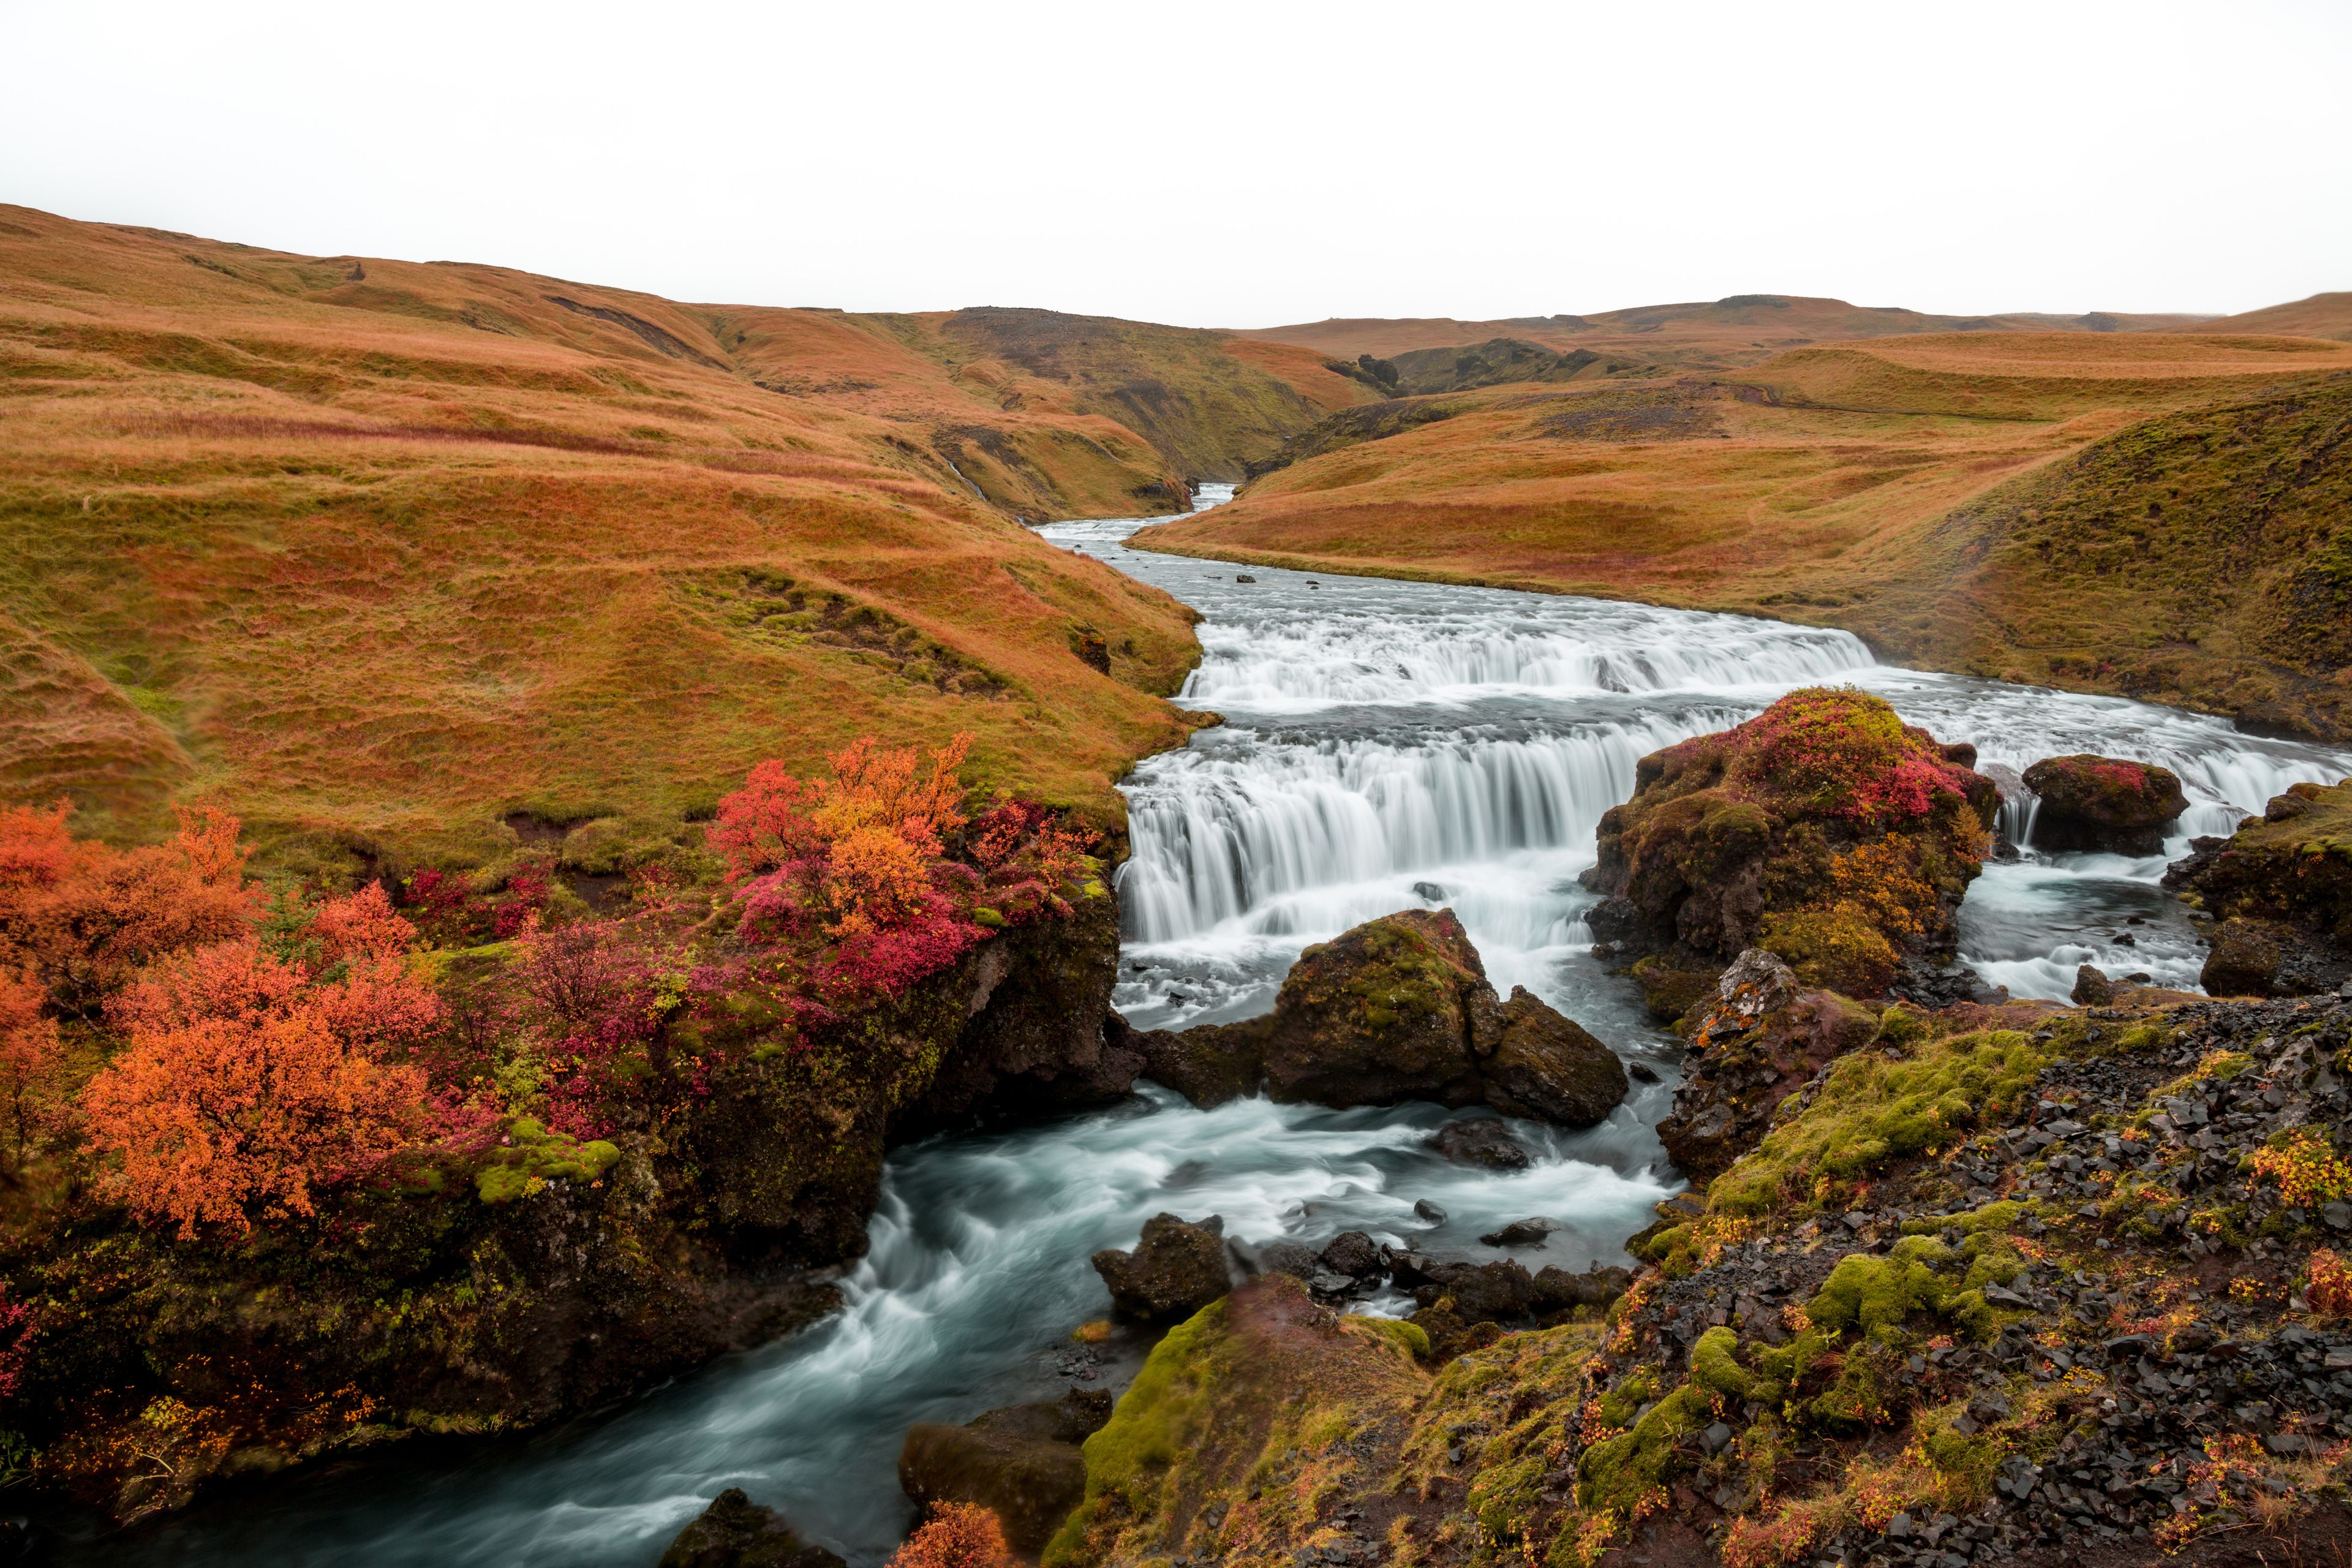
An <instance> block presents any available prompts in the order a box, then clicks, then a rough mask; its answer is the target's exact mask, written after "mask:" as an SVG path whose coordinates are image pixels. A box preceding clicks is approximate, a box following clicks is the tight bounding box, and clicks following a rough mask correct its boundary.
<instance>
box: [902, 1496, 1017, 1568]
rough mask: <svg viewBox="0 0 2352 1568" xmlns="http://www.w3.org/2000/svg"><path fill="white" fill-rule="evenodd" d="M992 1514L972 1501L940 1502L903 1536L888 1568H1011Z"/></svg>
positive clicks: (1009, 1551)
mask: <svg viewBox="0 0 2352 1568" xmlns="http://www.w3.org/2000/svg"><path fill="white" fill-rule="evenodd" d="M1013 1562H1014V1559H1013V1549H1012V1548H1011V1547H1009V1546H1007V1545H1006V1544H1005V1543H1004V1527H1003V1525H1001V1524H999V1523H998V1522H997V1520H996V1515H994V1514H993V1513H991V1512H990V1511H989V1510H986V1509H984V1508H982V1507H980V1506H978V1505H977V1504H974V1503H968V1502H943V1503H940V1504H939V1505H938V1506H937V1507H936V1508H934V1509H933V1510H931V1517H930V1518H929V1520H928V1521H925V1522H924V1524H923V1526H922V1528H921V1529H919V1530H918V1531H915V1533H914V1534H912V1535H910V1536H908V1538H907V1543H906V1544H905V1545H904V1546H901V1547H899V1548H898V1552H897V1553H896V1554H895V1555H894V1556H892V1558H891V1559H890V1568H1013Z"/></svg>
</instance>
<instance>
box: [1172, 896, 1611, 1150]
mask: <svg viewBox="0 0 2352 1568" xmlns="http://www.w3.org/2000/svg"><path fill="white" fill-rule="evenodd" d="M1132 1040H1133V1042H1134V1046H1135V1048H1138V1049H1139V1050H1140V1051H1141V1052H1142V1055H1143V1058H1144V1062H1145V1068H1144V1070H1145V1072H1146V1073H1148V1074H1149V1075H1150V1076H1151V1077H1152V1078H1154V1079H1158V1080H1159V1081H1160V1082H1162V1083H1165V1084H1167V1085H1168V1086H1169V1087H1171V1088H1172V1089H1176V1090H1178V1091H1179V1092H1180V1093H1182V1094H1184V1095H1185V1096H1186V1097H1187V1098H1189V1099H1192V1100H1193V1101H1194V1102H1195V1103H1198V1104H1203V1105H1213V1104H1217V1103H1219V1102H1221V1101H1222V1100H1229V1099H1232V1098H1234V1096H1236V1095H1239V1094H1244V1093H1247V1092H1248V1091H1249V1090H1250V1089H1254V1088H1255V1087H1257V1085H1259V1084H1260V1083H1263V1084H1264V1085H1265V1091H1266V1093H1267V1094H1268V1095H1269V1096H1270V1097H1271V1098H1273V1099H1275V1100H1286V1101H1298V1100H1304V1101H1309V1102H1312V1103H1314V1104H1318V1105H1331V1106H1340V1107H1346V1106H1356V1105H1393V1104H1395V1103H1397V1102H1398V1101H1400V1100H1435V1101H1437V1102H1438V1103H1439V1104H1441V1105H1453V1106H1463V1105H1475V1104H1479V1103H1482V1102H1483V1103H1485V1104H1488V1105H1492V1106H1494V1107H1495V1108H1496V1110H1501V1111H1503V1112H1505V1113H1506V1114H1507V1115H1512V1116H1525V1117H1531V1118H1535V1119H1537V1120H1540V1121H1552V1122H1556V1123H1558V1124H1559V1125H1561V1126H1564V1127H1590V1126H1591V1125H1593V1124H1594V1123H1596V1122H1598V1121H1601V1120H1602V1119H1603V1118H1604V1117H1606V1116H1607V1115H1608V1114H1609V1112H1610V1111H1611V1110H1613V1109H1614V1108H1615V1107H1616V1105H1617V1103H1618V1102H1619V1101H1620V1100H1623V1099H1624V1098H1625V1092H1626V1089H1627V1087H1628V1085H1627V1082H1626V1079H1625V1069H1624V1068H1623V1067H1622V1065H1621V1064H1620V1063H1619V1061H1618V1059H1617V1055H1616V1053H1615V1052H1613V1051H1612V1050H1611V1049H1610V1048H1609V1047H1607V1046H1605V1045H1602V1044H1601V1042H1600V1041H1599V1040H1597V1039H1595V1038H1593V1037H1592V1036H1591V1035H1590V1034H1588V1033H1586V1032H1585V1031H1584V1030H1583V1029H1581V1028H1580V1027H1579V1026H1577V1025H1576V1024H1575V1023H1573V1022H1572V1021H1570V1019H1568V1018H1565V1017H1562V1016H1560V1015H1559V1013H1557V1012H1555V1011H1554V1010H1553V1009H1552V1008H1551V1007H1549V1006H1548V1005H1545V1004H1544V1003H1543V1002H1542V1001H1541V1000H1540V999H1538V998H1537V997H1536V996H1534V995H1531V994H1528V991H1527V990H1526V989H1525V988H1523V987H1515V988H1514V989H1513V990H1512V993H1511V998H1510V1000H1509V1001H1508V1002H1504V1001H1502V1000H1500V999H1499V998H1497V997H1496V994H1495V988H1494V986H1493V985H1492V984H1488V982H1487V979H1486V965H1485V964H1483V963H1480V962H1479V958H1478V950H1477V949H1476V948H1475V947H1474V946H1472V945H1471V942H1470V938H1469V936H1468V934H1467V933H1465V931H1463V929H1462V922H1461V921H1458V920H1456V919H1455V918H1454V911H1453V910H1401V911H1400V912H1398V913H1396V914H1392V915H1384V916H1382V917H1381V919H1379V920H1376V921H1366V922H1365V923H1364V924H1362V925H1360V926H1358V927H1356V928H1355V929H1354V930H1353V931H1348V932H1346V933H1345V934H1343V935H1341V936H1340V937H1339V938H1338V939H1336V940H1335V941H1332V942H1321V943H1318V944H1317V945H1316V946H1313V947H1310V948H1308V949H1307V951H1306V952H1303V953H1301V954H1300V955H1299V959H1298V962H1297V963H1296V964H1294V965H1293V966H1292V967H1291V971H1290V973H1289V975H1288V977H1287V978H1286V979H1285V980H1284V981H1283V983H1282V992H1281V994H1280V995H1279V996H1278V997H1276V1001H1275V1005H1274V1011H1273V1012H1272V1013H1270V1014H1267V1015H1266V1016H1263V1017H1259V1018H1253V1019H1250V1020H1248V1021H1247V1022H1245V1023H1241V1024H1226V1025H1211V1026H1202V1027H1199V1028H1193V1029H1187V1030H1184V1031H1183V1032H1182V1033H1181V1034H1171V1033H1168V1032H1166V1031H1159V1030H1155V1031H1151V1032H1149V1033H1143V1034H1138V1035H1135V1036H1133V1037H1132Z"/></svg>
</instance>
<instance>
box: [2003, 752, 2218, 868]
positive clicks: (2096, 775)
mask: <svg viewBox="0 0 2352 1568" xmlns="http://www.w3.org/2000/svg"><path fill="white" fill-rule="evenodd" d="M2024 782H2025V787H2026V788H2028V789H2030V790H2032V792H2033V793H2034V795H2037V796H2039V797H2040V804H2039V805H2037V806H2036V808H2035V810H2034V814H2033V827H2032V842H2033V845H2034V847H2037V848H2042V849H2103V850H2107V851H2110V852H2112V853H2115V854H2118V855H2153V854H2156V853H2158V851H2159V850H2161V849H2162V848H2163V847H2164V827H2165V825H2166V824H2167V823H2169V822H2171V821H2172V820H2173V819H2174V818H2176V817H2178V816H2179V815H2180V814H2181V813H2182V812H2183V811H2186V810H2187V809H2189V797H2188V796H2187V795H2183V794H2182V793H2181V791H2180V780H2179V778H2178V777H2177V776H2175V775H2174V774H2173V773H2172V772H2171V771H2170V770H2169V769H2166V768H2159V767H2155V766H2152V765H2151V764H2148V763H2134V762H2126V761H2123V760H2121V759H2119V758H2116V757H2097V756H2091V755H2088V754H2087V753H2086V754H2082V755H2076V756H2070V757H2044V758H2042V760H2041V761H2040V762H2038V763H2034V764H2033V765H2032V767H2030V768H2027V769H2026V770H2025V781H2024Z"/></svg>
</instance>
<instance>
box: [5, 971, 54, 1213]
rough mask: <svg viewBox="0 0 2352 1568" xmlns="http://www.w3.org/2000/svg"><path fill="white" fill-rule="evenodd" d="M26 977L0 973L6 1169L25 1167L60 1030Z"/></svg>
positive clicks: (39, 993)
mask: <svg viewBox="0 0 2352 1568" xmlns="http://www.w3.org/2000/svg"><path fill="white" fill-rule="evenodd" d="M41 1003H42V996H41V988H40V987H39V986H37V985H36V984H33V982H32V980H31V979H30V977H28V976H24V975H11V974H8V973H5V972H0V1111H5V1115H6V1116H7V1119H8V1132H9V1151H8V1162H7V1165H6V1167H5V1168H6V1169H7V1170H9V1171H12V1172H13V1171H15V1170H16V1169H17V1168H18V1167H19V1166H21V1165H22V1164H23V1163H25V1144H26V1141H27V1139H28V1138H29V1137H30V1136H31V1131H32V1127H31V1122H32V1106H33V1097H34V1095H35V1094H36V1093H37V1090H38V1089H39V1087H40V1085H41V1082H42V1080H43V1079H47V1077H48V1075H49V1073H50V1071H51V1069H53V1068H55V1067H56V1066H57V1062H58V1026H57V1024H56V1023H55V1021H53V1020H52V1019H51V1018H50V1017H49V1016H47V1014H46V1013H44V1012H43V1011H42V1008H41Z"/></svg>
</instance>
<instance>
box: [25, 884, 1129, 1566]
mask: <svg viewBox="0 0 2352 1568" xmlns="http://www.w3.org/2000/svg"><path fill="white" fill-rule="evenodd" d="M1117 952H1118V922H1117V918H1116V913H1115V910H1114V908H1113V901H1112V900H1110V899H1109V898H1108V896H1097V897H1092V898H1087V899H1083V900H1076V901H1075V902H1074V904H1073V906H1072V913H1071V914H1070V915H1069V916H1068V917H1067V918H1065V919H1057V920H1050V921H1041V922H1038V923H1036V924H1034V925H1029V926H1024V927H1021V928H1018V929H1015V930H1013V931H1007V932H1005V933H1004V934H1003V935H1002V936H1000V937H998V938H996V939H995V940H993V941H992V942H987V943H985V944H983V945H982V946H981V947H980V948H978V949H976V950H975V951H973V952H971V953H970V954H967V955H966V956H965V958H964V959H963V960H962V961H961V963H959V964H957V965H956V966H955V967H954V968H953V969H951V970H950V971H948V972H946V973H942V974H940V975H939V976H936V977H934V978H933V979H931V980H929V981H927V982H924V983H921V984H918V985H915V986H913V987H911V988H910V989H909V990H908V993H907V994H905V995H904V996H902V997H900V998H899V999H898V1000H897V1001H895V1002H890V1003H885V1004H883V1005H877V1006H876V1007H874V1008H872V1009H870V1010H867V1011H866V1012H863V1013H861V1014H858V1015H856V1016H851V1017H848V1018H845V1020H843V1021H842V1022H841V1023H839V1024H837V1025H835V1026H829V1027H827V1028H825V1029H823V1030H819V1031H816V1032H814V1033H803V1034H801V1035H799V1036H798V1037H795V1038H794V1039H793V1043H792V1045H791V1046H790V1047H781V1048H777V1049H774V1050H772V1051H768V1052H766V1053H765V1054H762V1053H761V1051H758V1050H755V1051H753V1052H751V1054H750V1056H749V1057H748V1058H747V1059H744V1060H742V1061H740V1062H739V1063H737V1064H736V1065H735V1066H733V1067H732V1068H729V1069H728V1070H726V1071H725V1072H724V1073H722V1074H721V1075H720V1076H719V1078H718V1079H717V1080H716V1081H715V1082H714V1083H713V1084H712V1085H711V1088H710V1092H709V1095H708V1096H707V1097H706V1098H704V1099H702V1100H699V1101H698V1102H697V1103H696V1104H695V1106H694V1107H693V1109H692V1110H691V1111H690V1113H689V1114H688V1115H687V1116H685V1117H684V1118H683V1119H682V1120H681V1121H677V1122H675V1123H673V1124H671V1125H670V1126H669V1127H668V1129H667V1132H666V1133H665V1134H655V1133H652V1132H628V1133H621V1134H616V1135H615V1137H614V1146H615V1147H616V1148H617V1150H618V1158H617V1159H615V1160H613V1161H612V1162H610V1163H609V1164H606V1165H605V1166H604V1168H603V1169H602V1170H601V1172H600V1173H595V1174H593V1175H588V1174H585V1172H587V1171H589V1170H592V1169H593V1163H591V1164H590V1165H574V1166H572V1167H571V1173H568V1174H567V1173H565V1171H564V1169H562V1168H561V1167H559V1166H545V1167H542V1168H543V1170H544V1173H543V1174H541V1175H539V1176H536V1177H529V1178H525V1179H521V1180H519V1181H516V1182H511V1183H507V1184H484V1185H482V1186H480V1187H476V1186H473V1185H454V1184H453V1185H448V1186H446V1187H445V1186H443V1185H442V1184H440V1179H439V1178H435V1179H434V1180H433V1182H432V1183H431V1184H417V1185H414V1186H409V1187H404V1186H402V1185H400V1184H397V1183H390V1182H387V1183H382V1184H369V1185H362V1186H358V1187H355V1188H352V1189H351V1190H349V1191H347V1192H346V1194H344V1195H343V1196H342V1197H341V1199H340V1200H339V1201H338V1202H336V1203H335V1204H334V1205H332V1206H331V1207H327V1208H322V1211H321V1214H320V1218H319V1222H318V1224H317V1225H316V1226H312V1227H310V1228H309V1229H307V1230H306V1231H304V1232H299V1233H297V1232H289V1233H286V1234H283V1235H276V1234H272V1233H271V1232H269V1231H268V1230H257V1231H256V1232H255V1233H254V1234H253V1236H252V1237H250V1238H249V1239H248V1240H247V1241H245V1242H243V1243H238V1244H233V1245H222V1244H219V1243H206V1244H202V1245H199V1244H194V1243H185V1244H184V1243H180V1242H176V1241H174V1240H173V1239H172V1237H170V1235H169V1233H167V1232H160V1231H154V1230H148V1229H142V1228H139V1227H136V1226H130V1225H128V1224H125V1223H122V1222H121V1220H120V1219H119V1218H112V1219H110V1218H108V1217H107V1216H105V1215H100V1214H98V1213H96V1212H94V1211H88V1210H78V1211H68V1217H67V1218H64V1219H61V1220H59V1221H58V1223H57V1225H56V1226H54V1227H53V1228H51V1229H48V1230H46V1231H42V1232H39V1233H36V1234H19V1235H17V1236H16V1237H13V1238H11V1241H10V1243H9V1245H8V1247H7V1257H6V1265H7V1269H8V1272H9V1274H10V1275H11V1276H12V1277H13V1278H14V1279H16V1281H17V1284H18V1290H19V1294H20V1296H26V1297H37V1298H39V1299H42V1300H44V1302H45V1303H46V1304H53V1305H54V1306H55V1309H56V1310H45V1313H44V1318H43V1328H42V1336H41V1342H40V1346H39V1352H38V1354H37V1356H36V1357H34V1358H33V1360H32V1363H31V1364H30V1367H29V1369H28V1375H27V1378H26V1384H25V1386H24V1387H23V1388H21V1389H20V1390H19V1392H18V1394H17V1397H16V1399H15V1400H14V1401H12V1403H11V1405H10V1409H9V1416H8V1420H9V1425H10V1426H12V1427H14V1428H16V1431H17V1433H18V1438H17V1440H18V1441H20V1442H22V1443H24V1444H25V1445H26V1447H33V1448H37V1449H39V1450H41V1451H42V1453H43V1458H42V1460H41V1469H40V1474H41V1478H42V1479H45V1480H47V1482H49V1483H50V1484H52V1485H55V1486H59V1487H62V1488H64V1489H68V1490H69V1491H70V1492H72V1493H73V1494H75V1495H77V1496H79V1498H81V1499H82V1500H85V1501H87V1502H89V1503H90V1504H93V1505H95V1506H97V1507H99V1508H100V1509H102V1510H105V1511H107V1512H108V1513H110V1514H111V1515H112V1516H114V1517H115V1518H117V1519H122V1520H128V1519H132V1518H136V1517H138V1516H140V1515H142V1514H144V1513H148V1512H151V1511H153V1510H159V1509H165V1508H171V1507H174V1506H177V1505H179V1504H181V1503H184V1502H185V1501H186V1500H188V1499H189V1498H190V1497H191V1496H192V1495H193V1494H194V1492H195V1491H196V1490H197V1489H199V1488H200V1487H202V1486H204V1485H205V1484H206V1483H208V1482H212V1481H214V1480H216V1479H223V1478H226V1477H233V1476H238V1475H251V1474H260V1473H268V1472H270V1471H275V1470H278V1469H282V1468H287V1467H288V1466H290V1465H294V1464H298V1463H301V1462H304V1461H306V1460H310V1459H314V1458H320V1457H321V1456H324V1455H328V1454H341V1453H347V1452H350V1451H352V1450H355V1449H359V1448H362V1447H370V1446H373V1445H375V1444H380V1443H383V1442H387V1441H390V1440H393V1439H395V1438H403V1437H411V1436H418V1435H421V1434H432V1433H482V1432H491V1431H500V1430H515V1429H520V1428H523V1427H528V1426H534V1425H537V1424H540V1423H543V1422H546V1421H549V1420H553V1419H557V1418H561V1417H563V1416H567V1415H573V1414H577V1413H579V1412H582V1411H584V1410H589V1409H593V1408H594V1407H596V1406H598V1405H604V1404H607V1403H609V1402H611V1401H613V1400H615V1399H619V1398H623V1397H625V1396H627V1395H630V1394H635V1393H637V1392H640V1391H642V1390H643V1389H645V1388H647V1387H649V1386H651V1385H652V1384H656V1383H657V1382H659V1381H661V1380H662V1379H664V1378H667V1377H670V1376H674V1375H676V1374H677V1373H680V1372H683V1371H685V1370H687V1369H688V1368H691V1367H693V1366H696V1365H698V1364H699V1363H702V1362H705V1361H707V1360H709V1358H710V1357H712V1356H714V1355H716V1354H719V1353H720V1352H725V1351H728V1350H731V1349H736V1348H740V1347H742V1346H746V1345H750V1344H754V1343H758V1342H762V1341H765V1340H769V1339H772V1338H774V1337H776V1336H778V1335H780V1334H782V1333H784V1332H787V1331H790V1330H792V1329H793V1328H796V1327H799V1326H801V1325H803V1324H805V1323H807V1322H809V1321H813V1320H814V1319H815V1318H817V1317H818V1316H821V1315H822V1314H823V1313H824V1312H825V1311H827V1310H830V1309H831V1308H832V1307H833V1306H834V1305H835V1300H836V1297H835V1290H834V1288H833V1286H832V1284H831V1283H830V1280H831V1278H832V1276H833V1274H834V1273H835V1272H836V1271H837V1268H838V1266H839V1265H842V1264H844V1263H845V1262H847V1261H849V1260H851V1259H854V1258H856V1257H857V1256H859V1255H860V1254H862V1253H863V1251H864V1250H865V1247H866V1222H867V1219H868V1217H869V1216H870V1215H871V1213H872V1211H873V1206H874V1204H875V1201H876V1195H877V1191H878V1188H879V1183H880V1179H881V1172H882V1163H883V1159H884V1156H885V1153H886V1152H887V1149H888V1148H889V1146H890V1145H891V1143H892V1142H894V1141H896V1140H898V1139H899V1138H903V1137H908V1136H913V1135H916V1134H919V1133H922V1132H928V1131H935V1130H938V1129H940V1128H942V1127H946V1126H950V1125H953V1124H955V1123H956V1122H958V1121H967V1120H971V1119H973V1118H977V1117H982V1116H985V1115H989V1114H993V1113H996V1112H998V1111H1000V1110H1002V1111H1024V1110H1035V1109H1039V1108H1041V1107H1048V1106H1058V1105H1072V1104H1083V1103H1088V1102H1093V1101H1099V1100H1106V1099H1113V1098H1117V1097H1118V1096H1119V1095H1123V1094H1125V1093H1126V1092H1127V1090H1128V1087H1129V1082H1130V1081H1131V1080H1132V1078H1133V1076H1134V1074H1133V1068H1132V1066H1131V1065H1130V1058H1124V1057H1121V1056H1120V1055H1119V1054H1118V1053H1116V1052H1114V1051H1111V1050H1110V1049H1108V1047H1106V1045H1105V1043H1104V1021H1105V1019H1106V1017H1107V1016H1108V999H1109V993H1110V987H1111V984H1112V980H1113V977H1114V974H1115V971H1116V961H1117ZM490 1168H495V1169H498V1170H501V1171H503V1170H505V1169H506V1167H504V1166H497V1167H490ZM491 1194H496V1196H497V1200H498V1201H488V1200H489V1198H490V1196H491Z"/></svg>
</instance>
